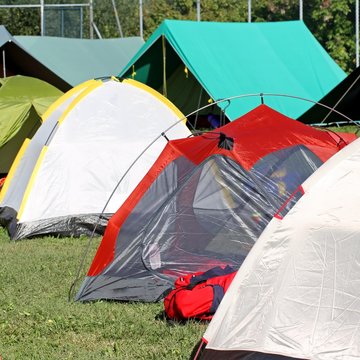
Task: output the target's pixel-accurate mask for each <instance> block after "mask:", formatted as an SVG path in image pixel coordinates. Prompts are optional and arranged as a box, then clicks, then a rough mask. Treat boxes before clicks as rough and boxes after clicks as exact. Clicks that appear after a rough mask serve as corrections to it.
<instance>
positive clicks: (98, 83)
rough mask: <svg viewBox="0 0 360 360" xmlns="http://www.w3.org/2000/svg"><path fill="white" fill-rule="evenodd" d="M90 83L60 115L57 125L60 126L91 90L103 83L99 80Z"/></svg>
mask: <svg viewBox="0 0 360 360" xmlns="http://www.w3.org/2000/svg"><path fill="white" fill-rule="evenodd" d="M91 81H92V83H91V84H89V85H88V86H87V88H86V89H85V90H83V91H82V92H81V93H80V94H79V95H78V96H77V97H76V98H75V99H74V100H73V101H72V103H71V104H70V105H69V106H68V107H67V109H66V110H65V111H64V112H63V113H62V114H61V116H60V118H59V120H58V124H59V125H60V124H61V123H62V122H63V121H64V119H65V118H66V116H67V115H68V114H69V112H70V111H71V110H72V109H73V108H74V107H75V106H76V105H77V104H78V103H79V101H80V100H81V99H83V98H84V97H85V96H87V95H88V94H89V93H91V92H92V91H93V90H95V89H96V88H97V87H99V86H101V85H102V84H103V82H102V81H101V80H91Z"/></svg>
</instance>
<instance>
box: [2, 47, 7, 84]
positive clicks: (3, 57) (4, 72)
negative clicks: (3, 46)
mask: <svg viewBox="0 0 360 360" xmlns="http://www.w3.org/2000/svg"><path fill="white" fill-rule="evenodd" d="M2 60H3V78H6V64H5V50H3V52H2Z"/></svg>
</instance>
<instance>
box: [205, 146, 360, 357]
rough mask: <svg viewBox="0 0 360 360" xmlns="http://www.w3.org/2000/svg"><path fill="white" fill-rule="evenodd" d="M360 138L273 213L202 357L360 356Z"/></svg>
mask: <svg viewBox="0 0 360 360" xmlns="http://www.w3.org/2000/svg"><path fill="white" fill-rule="evenodd" d="M359 182H360V140H356V141H355V142H353V143H352V144H350V145H349V146H347V147H346V148H344V149H343V150H342V151H341V152H339V153H337V154H336V155H334V156H333V157H332V158H331V159H330V160H329V161H328V162H327V163H325V164H324V165H322V167H321V168H320V169H319V170H317V171H316V172H315V173H314V174H313V175H312V176H311V177H310V178H309V179H308V180H306V181H305V183H304V184H303V186H302V191H303V192H304V195H303V196H302V197H301V199H300V200H299V201H298V202H297V203H296V204H295V206H294V207H293V208H292V209H291V210H290V211H289V213H288V214H287V215H286V216H285V217H284V218H283V219H282V218H281V217H278V218H274V219H273V220H272V221H271V222H270V223H269V225H268V227H267V228H266V229H265V230H264V232H263V233H262V235H261V236H260V238H259V239H258V241H257V243H256V244H255V246H254V247H253V249H252V250H251V252H250V253H249V255H248V257H247V258H246V260H245V262H244V263H243V265H242V266H241V268H240V270H239V271H238V273H237V275H236V277H235V279H234V281H233V283H232V284H231V286H230V288H229V290H228V292H227V293H226V295H225V297H224V299H223V301H222V303H221V304H220V307H219V308H218V311H217V313H216V314H215V317H214V318H213V320H212V322H211V323H210V325H209V327H208V329H207V331H206V333H205V335H204V342H205V343H207V345H206V348H205V350H204V352H203V353H202V355H201V359H215V358H216V359H247V360H250V359H264V360H265V359H294V358H296V359H309V360H340V359H341V360H345V359H347V360H350V359H359V358H360V331H359V324H360V219H359V206H360V205H359V204H360V193H359V191H358V184H359Z"/></svg>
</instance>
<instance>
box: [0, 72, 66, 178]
mask: <svg viewBox="0 0 360 360" xmlns="http://www.w3.org/2000/svg"><path fill="white" fill-rule="evenodd" d="M61 95H62V92H61V91H60V90H58V89H57V88H55V87H53V86H52V85H50V84H48V83H46V82H44V81H42V80H39V79H35V78H32V77H27V76H21V75H16V76H10V77H8V78H0V174H6V173H7V172H8V171H9V168H10V166H11V164H12V162H13V160H14V158H15V156H16V154H17V152H18V150H19V149H20V147H21V145H22V143H23V142H24V140H25V139H26V138H31V137H32V136H33V135H34V133H35V132H36V130H37V129H38V127H39V126H40V125H41V122H42V120H41V116H42V115H43V114H44V113H45V111H46V110H47V108H48V107H49V106H50V105H51V104H52V103H53V102H54V101H55V100H56V99H57V98H58V97H59V96H61Z"/></svg>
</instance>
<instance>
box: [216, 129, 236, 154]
mask: <svg viewBox="0 0 360 360" xmlns="http://www.w3.org/2000/svg"><path fill="white" fill-rule="evenodd" d="M218 147H219V148H221V149H225V150H232V149H233V147H234V139H233V138H231V137H227V136H226V135H225V134H224V133H220V136H219V143H218Z"/></svg>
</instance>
